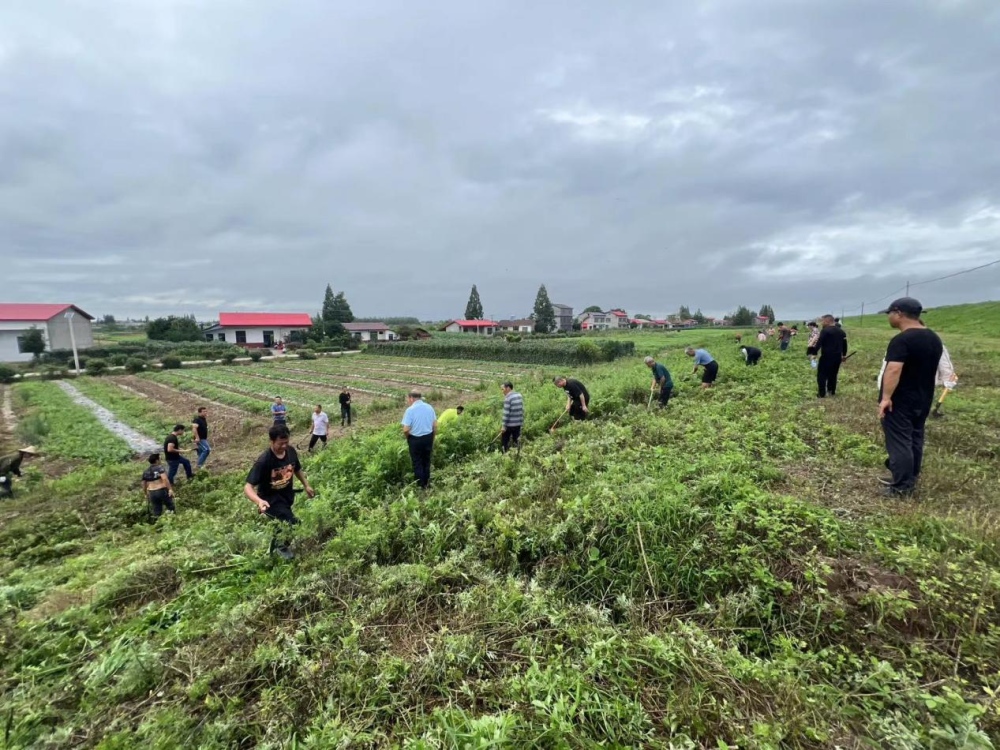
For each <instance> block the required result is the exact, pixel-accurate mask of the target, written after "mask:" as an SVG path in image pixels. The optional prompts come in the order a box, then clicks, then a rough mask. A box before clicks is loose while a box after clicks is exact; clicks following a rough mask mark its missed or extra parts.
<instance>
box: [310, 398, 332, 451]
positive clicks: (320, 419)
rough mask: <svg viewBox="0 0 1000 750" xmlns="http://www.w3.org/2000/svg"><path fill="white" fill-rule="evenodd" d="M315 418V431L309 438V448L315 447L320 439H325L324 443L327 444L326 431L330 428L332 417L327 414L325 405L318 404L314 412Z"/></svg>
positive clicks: (313, 417)
mask: <svg viewBox="0 0 1000 750" xmlns="http://www.w3.org/2000/svg"><path fill="white" fill-rule="evenodd" d="M312 420H313V432H312V437H311V438H309V450H310V451H312V449H313V448H314V447H315V445H316V443H317V442H318V441H320V440H322V441H323V445H324V446H325V445H326V433H327V432H328V431H329V429H330V418H329V417H328V416H326V412H325V411H323V407H322V406H320V405H319V404H316V408H315V409H313V413H312Z"/></svg>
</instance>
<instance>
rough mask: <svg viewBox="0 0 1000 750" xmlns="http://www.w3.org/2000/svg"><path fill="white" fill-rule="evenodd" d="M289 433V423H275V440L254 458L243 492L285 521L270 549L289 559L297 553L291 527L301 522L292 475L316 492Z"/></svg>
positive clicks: (271, 432) (267, 513) (272, 434)
mask: <svg viewBox="0 0 1000 750" xmlns="http://www.w3.org/2000/svg"><path fill="white" fill-rule="evenodd" d="M288 437H289V433H288V426H287V425H283V424H276V425H272V426H271V429H270V430H269V431H268V438H269V439H270V441H271V444H270V445H269V446H268V448H267V450H265V451H264V452H263V453H261V454H260V455H259V456H258V457H257V460H256V461H254V465H253V467H251V469H250V473H249V474H247V479H246V484H244V485H243V494H244V495H246V497H247V499H248V500H250V502H252V503H253V504H254V505H256V506H257V510H259V511H260V512H261V513H262V514H264V515H265V516H267V517H268V518H271V519H273V520H275V521H279V522H280V523H282V524H285V526H284V527H278V528H282V529H283V530H282V531H279V530H278V529H276V530H275V534H274V536H272V537H271V546H270V549H269V550H268V552H269V553H274V552H277V554H278V555H279V556H280V557H281V558H283V559H285V560H291V559H293V558H294V557H295V555H294V553H293V552H292V550H291V547H290V544H291V540H290V538H289V537H290V535H289V534H288V533H287V531H288V530H289V529H290V528H291V527H292V526H294V525H295V524H297V523H298V522H299V519H298V518H296V517H295V514H294V513H293V512H292V504H293V503H294V502H295V489H294V486H293V483H292V478H293V477H298V479H299V481H300V482H301V483H302V487H303V488H304V489H305V491H306V495H307V496H308V497H310V498H312V497H315V496H316V493H315V492H314V491H313V488H312V487H311V486H310V485H309V480H308V479H306V475H305V474H304V473H303V472H302V464H300V463H299V454H298V452H297V451H296V450H295V448H293V447H292V446H290V445H289V444H288Z"/></svg>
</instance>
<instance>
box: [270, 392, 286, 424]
mask: <svg viewBox="0 0 1000 750" xmlns="http://www.w3.org/2000/svg"><path fill="white" fill-rule="evenodd" d="M271 416H272V417H273V418H274V423H275V424H286V420H287V416H288V412H287V410H286V409H285V404H284V403H283V402H282V401H281V396H275V397H274V403H273V404H271Z"/></svg>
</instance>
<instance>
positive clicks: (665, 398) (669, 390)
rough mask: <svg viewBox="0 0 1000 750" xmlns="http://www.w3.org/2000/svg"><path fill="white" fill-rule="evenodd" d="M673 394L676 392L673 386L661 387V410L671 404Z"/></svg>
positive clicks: (665, 385)
mask: <svg viewBox="0 0 1000 750" xmlns="http://www.w3.org/2000/svg"><path fill="white" fill-rule="evenodd" d="M673 392H674V386H673V384H670V385H667V384H664V385H661V386H660V408H661V409H662V408H663V407H664V406H666V405H667V404H668V403H670V396H671V394H673Z"/></svg>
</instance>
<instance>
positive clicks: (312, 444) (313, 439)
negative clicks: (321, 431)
mask: <svg viewBox="0 0 1000 750" xmlns="http://www.w3.org/2000/svg"><path fill="white" fill-rule="evenodd" d="M320 440H322V441H323V445H326V435H313V436H312V437H311V438H309V450H312V449H313V448H314V447H316V443H318V442H319V441H320Z"/></svg>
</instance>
